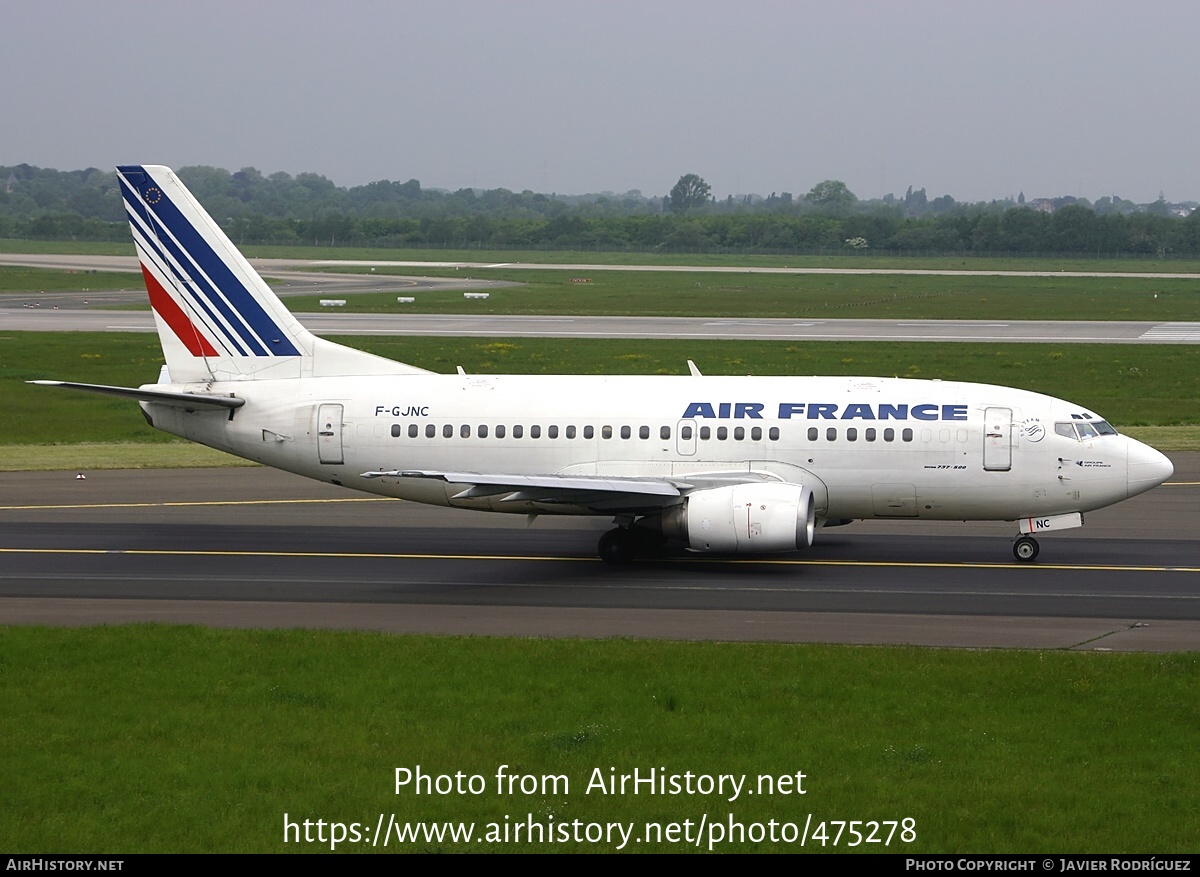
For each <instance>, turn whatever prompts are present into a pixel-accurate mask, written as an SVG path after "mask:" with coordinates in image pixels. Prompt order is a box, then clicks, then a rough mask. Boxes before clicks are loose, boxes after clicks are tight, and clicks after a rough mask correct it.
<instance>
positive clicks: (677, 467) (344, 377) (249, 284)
mask: <svg viewBox="0 0 1200 877" xmlns="http://www.w3.org/2000/svg"><path fill="white" fill-rule="evenodd" d="M117 170H118V172H119V179H120V184H121V192H122V195H123V197H124V201H125V209H126V212H127V213H128V215H129V224H130V227H131V228H132V230H133V239H134V242H135V244H136V245H137V253H138V257H139V259H140V260H141V266H142V273H143V275H144V276H145V280H146V289H147V291H148V293H149V296H150V304H151V306H152V307H153V309H154V317H155V321H156V324H157V327H158V335H159V339H160V341H161V343H162V349H163V354H164V356H165V359H166V365H165V366H164V367H163V368H162V371H161V373H160V374H159V377H158V381H157V382H156V383H153V384H147V385H144V386H142V387H139V388H136V389H135V388H128V387H108V386H98V385H91V384H77V383H66V382H61V381H38V382H35V383H42V384H54V385H58V386H66V387H75V388H78V389H84V390H91V391H95V392H100V393H109V394H114V395H117V396H125V397H129V398H132V399H137V400H139V401H140V403H141V407H142V411H143V412H144V413H145V416H146V419H147V420H148V421H149V422H150V424H151V425H152V426H155V427H157V428H158V429H162V430H166V431H167V432H170V433H173V434H174V435H178V436H183V437H184V438H188V439H191V440H192V441H196V442H200V443H202V444H205V445H209V446H211V447H214V448H218V449H220V450H222V451H228V452H229V453H231V454H237V455H238V456H241V457H245V458H247V459H250V460H256V461H258V462H260V463H263V464H265V465H268V466H274V467H276V468H279V469H285V470H287V471H289V472H295V473H297V474H299V475H305V476H308V477H309V478H315V479H318V480H320V481H327V482H332V483H333V484H340V485H343V486H346V487H351V488H355V489H357V490H364V491H368V492H370V493H376V494H382V495H384V496H392V497H399V498H401V499H406V500H412V501H414V502H422V503H431V504H434V505H443V506H454V507H458V508H464V509H479V510H481V511H492V512H509V513H516V514H523V515H545V514H552V515H602V516H606V517H611V518H613V522H614V523H615V524H616V527H615V529H613V530H610V531H608V532H606V533H605V534H604V535H603V536H602V537H601V539H600V544H599V553H600V556H601V557H602V558H603V559H604V560H606V561H610V562H622V561H627V560H630V559H631V558H633V557H634V556H635V555H636V554H637V553H638V552H639V551H643V550H647V549H649V548H651V547H655V546H658V545H661V544H663V543H664V542H665V541H666V540H670V539H674V540H679V541H680V542H682V543H684V545H686V547H687V548H689V549H691V550H693V551H698V552H714V553H722V554H762V553H768V552H782V551H793V550H797V549H802V548H807V547H808V546H810V545H811V544H812V542H813V539H814V536H815V534H816V533H817V531H818V530H819V529H820V528H821V527H822V526H833V525H838V524H844V523H850V522H851V521H853V520H856V519H862V518H897V519H928V520H1003V521H1013V522H1016V523H1017V527H1016V528H1015V529H1017V530H1019V533H1018V534H1016V538H1015V542H1014V543H1013V552H1014V554H1015V556H1016V557H1017V559H1019V560H1023V561H1029V560H1033V559H1034V558H1035V557H1036V556H1037V554H1038V543H1037V541H1036V540H1035V539H1034V536H1033V534H1035V533H1040V532H1043V531H1049V530H1058V529H1066V528H1070V527H1078V526H1080V525H1081V524H1082V523H1083V513H1084V512H1087V511H1090V510H1092V509H1098V508H1103V507H1105V506H1108V505H1112V504H1113V503H1117V502H1120V501H1121V500H1123V499H1126V498H1128V497H1131V496H1134V495H1136V494H1139V493H1142V492H1144V491H1147V490H1150V489H1151V488H1153V487H1155V486H1157V485H1159V484H1161V483H1162V482H1163V481H1164V480H1165V479H1167V478H1168V477H1170V475H1171V473H1172V466H1171V462H1170V461H1169V460H1168V459H1167V458H1166V457H1165V456H1163V455H1162V454H1160V453H1159V452H1158V451H1156V450H1154V449H1153V448H1151V447H1148V446H1147V445H1144V444H1142V443H1141V442H1139V441H1135V440H1134V439H1132V438H1129V437H1128V436H1123V435H1120V434H1118V432H1117V431H1116V430H1115V429H1113V427H1112V426H1110V425H1109V424H1108V423H1107V422H1105V421H1104V420H1103V419H1101V418H1100V417H1098V416H1097V415H1096V414H1094V413H1093V412H1091V411H1088V410H1087V409H1085V408H1082V407H1081V406H1079V405H1075V404H1072V403H1070V402H1065V401H1063V400H1061V399H1055V398H1052V397H1050V396H1044V395H1041V394H1038V393H1031V392H1027V391H1024V390H1016V389H1010V388H1007V387H997V386H990V385H986V384H968V383H958V382H952V381H924V380H902V379H897V378H872V377H849V378H847V377H705V376H703V375H701V374H700V371H699V370H698V369H697V368H696V367H695V366H694V365H692V364H691V363H689V366H690V369H689V370H690V372H691V374H689V375H686V376H685V375H680V376H677V377H661V376H659V377H593V376H549V377H547V376H519V375H470V374H463V373H462V372H461V370H460V372H459V374H454V375H442V374H435V373H432V372H429V371H426V370H424V369H421V368H417V367H415V366H411V365H405V364H402V363H398V362H392V361H390V360H386V359H382V358H380V357H377V356H373V355H371V354H367V353H363V352H361V351H358V350H353V349H351V348H347V347H343V346H341V345H338V344H334V343H332V342H330V341H326V340H324V339H321V338H317V337H315V336H314V335H312V334H311V333H309V332H308V331H307V330H306V329H305V328H304V327H303V326H302V325H300V323H299V322H297V320H296V318H295V317H293V316H292V314H291V313H289V312H288V310H287V309H286V308H285V307H284V306H283V304H282V302H280V300H279V299H278V298H277V297H276V296H275V294H274V293H273V292H272V291H271V289H270V288H269V287H268V286H267V285H266V283H264V282H263V280H262V279H261V278H260V277H259V276H258V274H257V273H256V272H255V271H254V269H253V268H252V267H251V266H250V264H249V263H248V262H247V261H246V260H245V259H244V258H243V257H242V255H241V253H239V252H238V251H237V249H236V248H235V247H234V245H233V243H232V242H231V241H230V240H229V238H228V237H226V236H225V234H224V233H223V232H222V231H221V229H220V228H219V227H218V226H217V224H216V223H215V222H213V220H212V219H211V218H210V217H209V215H208V214H207V213H206V212H205V211H204V209H203V208H202V207H201V206H200V204H199V203H198V202H197V201H196V200H195V199H194V198H193V197H192V195H191V193H190V192H188V190H187V189H186V188H185V187H184V186H183V184H182V183H181V182H180V180H179V178H178V177H176V176H175V174H174V173H173V172H172V171H171V170H170V169H168V168H165V167H159V166H152V165H148V166H140V165H129V166H123V167H120V168H118V169H117Z"/></svg>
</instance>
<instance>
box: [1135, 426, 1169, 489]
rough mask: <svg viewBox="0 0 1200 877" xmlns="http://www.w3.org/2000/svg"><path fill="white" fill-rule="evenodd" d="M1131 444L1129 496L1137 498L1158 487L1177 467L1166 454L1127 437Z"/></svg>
mask: <svg viewBox="0 0 1200 877" xmlns="http://www.w3.org/2000/svg"><path fill="white" fill-rule="evenodd" d="M1126 441H1128V442H1129V457H1128V462H1129V465H1128V469H1127V471H1128V477H1129V495H1130V496H1137V495H1138V494H1139V493H1145V492H1146V491H1147V490H1150V489H1151V488H1152V487H1158V485H1160V484H1162V483H1163V482H1164V481H1166V480H1167V479H1168V478H1170V477H1171V475H1173V474H1174V472H1175V466H1174V465H1173V464H1172V463H1171V461H1170V460H1168V459H1167V457H1166V455H1165V454H1160V453H1159V452H1158V451H1156V450H1154V448H1152V447H1150V446H1149V445H1144V444H1142V443H1141V442H1139V441H1137V440H1136V439H1131V438H1128V437H1126Z"/></svg>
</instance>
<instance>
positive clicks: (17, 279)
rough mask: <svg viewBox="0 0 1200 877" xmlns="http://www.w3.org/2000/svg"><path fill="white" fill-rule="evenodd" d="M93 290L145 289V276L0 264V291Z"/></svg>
mask: <svg viewBox="0 0 1200 877" xmlns="http://www.w3.org/2000/svg"><path fill="white" fill-rule="evenodd" d="M89 289H96V290H100V289H145V285H144V281H143V280H142V275H141V274H132V273H127V272H121V271H55V270H53V269H50V268H23V267H21V266H18V265H0V292H6V293H15V292H21V293H31V292H33V293H36V292H76V291H81V290H83V291H86V290H89ZM147 307H149V305H147Z"/></svg>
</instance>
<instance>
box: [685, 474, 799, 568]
mask: <svg viewBox="0 0 1200 877" xmlns="http://www.w3.org/2000/svg"><path fill="white" fill-rule="evenodd" d="M662 529H663V533H664V534H666V535H667V536H670V537H671V538H673V539H680V540H682V541H684V542H686V543H687V545H688V547H689V548H691V549H692V550H693V551H717V552H723V553H726V554H766V553H769V552H773V551H795V550H797V549H799V548H808V547H809V546H810V545H812V543H813V533H814V532H815V530H816V511H815V503H814V501H813V494H812V491H811V490H809V489H808V488H807V487H804V486H803V485H800V484H787V483H784V482H778V481H775V482H771V481H769V482H764V483H755V484H735V485H732V486H730V487H714V488H710V489H707V490H697V491H695V492H694V493H689V494H688V495H687V496H686V497H685V498H684V501H683V503H682V504H680V505H677V506H673V507H671V508H670V509H667V510H666V511H665V512H663V516H662Z"/></svg>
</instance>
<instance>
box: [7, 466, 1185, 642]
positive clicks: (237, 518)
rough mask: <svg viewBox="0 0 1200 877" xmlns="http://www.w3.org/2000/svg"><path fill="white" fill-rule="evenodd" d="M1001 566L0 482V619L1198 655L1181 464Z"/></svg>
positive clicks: (335, 495)
mask: <svg viewBox="0 0 1200 877" xmlns="http://www.w3.org/2000/svg"><path fill="white" fill-rule="evenodd" d="M1174 460H1175V463H1176V474H1175V476H1174V477H1173V478H1172V479H1171V481H1170V482H1169V483H1168V484H1167V485H1164V486H1163V487H1161V488H1158V489H1157V490H1154V491H1152V492H1151V493H1149V494H1146V495H1143V496H1141V497H1137V498H1134V499H1132V500H1129V501H1127V502H1126V503H1123V504H1121V505H1118V506H1115V507H1113V508H1111V509H1107V510H1103V511H1100V512H1094V513H1091V514H1089V515H1088V516H1087V525H1086V526H1085V527H1084V528H1083V529H1082V530H1071V531H1065V532H1062V533H1055V534H1048V535H1047V536H1045V537H1044V538H1042V553H1041V557H1040V558H1039V562H1038V563H1035V564H1017V563H1016V562H1015V561H1013V560H1012V556H1011V553H1010V542H1011V538H1012V536H1013V534H1014V530H1015V528H1014V526H1013V525H1011V524H1004V523H998V524H938V523H921V522H859V523H856V524H853V525H850V526H848V527H843V528H836V529H829V530H824V531H822V532H821V533H820V534H818V540H817V544H816V546H814V548H813V549H811V550H810V551H808V552H802V553H796V554H789V555H783V556H780V557H772V558H760V559H726V560H721V559H710V558H699V557H696V556H694V555H689V554H687V553H686V552H672V553H668V554H666V555H663V556H661V557H657V558H653V559H649V560H646V561H643V562H638V563H635V564H632V565H630V566H628V567H623V568H614V567H611V566H607V565H605V564H603V563H601V562H600V561H599V560H597V559H596V557H595V554H594V551H595V541H596V538H597V537H598V535H599V533H600V532H602V531H603V530H604V529H606V528H607V526H608V525H607V523H606V522H605V521H603V520H599V519H551V518H541V519H539V520H538V521H537V522H536V523H535V524H534V525H533V526H532V527H530V528H526V527H525V521H524V518H520V517H514V518H509V517H507V516H501V515H485V514H478V513H470V512H461V511H456V510H449V509H439V508H433V507H426V506H417V505H412V504H409V503H403V502H398V501H392V500H384V499H377V498H374V497H370V496H366V495H361V494H355V493H351V492H348V491H345V490H341V489H338V488H335V487H332V486H330V485H323V484H319V483H316V482H310V481H306V480H304V479H301V478H298V477H296V476H291V475H287V474H285V473H279V472H275V471H273V470H268V469H261V468H248V469H220V470H174V471H117V472H94V473H90V474H89V475H88V477H87V479H86V480H77V479H76V478H75V475H74V473H63V472H54V473H3V474H0V506H2V507H0V621H3V622H4V623H44V624H94V623H115V622H120V621H150V620H163V621H172V622H190V623H203V624H213V625H223V626H253V627H275V626H288V627H291V626H301V627H346V628H356V629H378V630H387V631H398V632H399V631H412V632H433V633H482V634H515V635H530V636H583V637H589V636H590V637H607V636H631V637H662V638H675V639H726V640H786V641H810V642H846V643H912V644H919V645H933V646H958V647H1036V648H1076V649H1111V650H1148V651H1166V650H1170V651H1175V650H1197V649H1200V542H1198V541H1197V540H1196V539H1195V538H1194V522H1195V520H1196V509H1197V507H1198V503H1200V453H1181V454H1176V455H1174Z"/></svg>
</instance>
